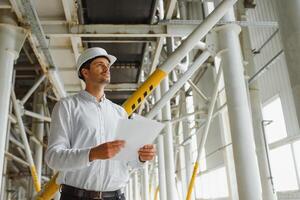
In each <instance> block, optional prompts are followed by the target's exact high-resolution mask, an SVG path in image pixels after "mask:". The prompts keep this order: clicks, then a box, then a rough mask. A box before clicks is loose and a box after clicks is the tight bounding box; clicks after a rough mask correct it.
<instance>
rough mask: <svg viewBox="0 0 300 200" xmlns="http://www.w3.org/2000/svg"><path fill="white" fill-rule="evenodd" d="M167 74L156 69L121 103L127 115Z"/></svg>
mask: <svg viewBox="0 0 300 200" xmlns="http://www.w3.org/2000/svg"><path fill="white" fill-rule="evenodd" d="M166 75H167V73H166V72H164V71H162V70H160V69H156V70H155V71H154V72H153V73H152V74H151V76H150V77H149V78H148V79H147V80H146V81H145V82H144V83H143V84H142V85H141V86H140V87H139V89H138V90H137V91H135V92H134V93H133V94H132V95H131V96H130V97H129V99H127V100H126V101H125V103H124V104H123V108H124V109H125V110H126V112H127V113H128V115H131V114H132V113H133V112H134V111H135V110H136V109H137V108H138V107H139V105H140V104H141V103H142V102H143V101H144V99H145V98H146V97H148V96H149V94H151V93H152V91H153V90H154V89H155V88H156V87H157V86H158V85H159V83H160V82H161V81H162V80H163V79H164V78H165V76H166Z"/></svg>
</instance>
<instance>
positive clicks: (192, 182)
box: [186, 67, 222, 200]
mask: <svg viewBox="0 0 300 200" xmlns="http://www.w3.org/2000/svg"><path fill="white" fill-rule="evenodd" d="M221 75H222V68H221V67H220V68H219V71H218V75H217V78H216V84H215V86H214V90H213V94H212V98H211V101H210V104H209V108H208V114H207V120H206V122H205V128H204V132H203V135H202V137H201V139H200V144H199V145H198V153H197V160H196V162H195V165H194V169H193V174H192V177H191V180H190V183H189V188H188V194H187V197H186V199H187V200H190V199H191V196H192V190H193V188H194V185H195V181H196V175H197V173H198V168H199V163H200V159H201V155H202V152H203V150H204V145H205V143H206V139H207V135H208V132H209V129H210V125H211V120H212V119H213V111H214V107H215V103H216V101H217V97H218V93H219V87H218V86H219V82H220V80H221ZM199 130H200V129H199Z"/></svg>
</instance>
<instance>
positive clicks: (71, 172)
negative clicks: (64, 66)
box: [45, 47, 155, 200]
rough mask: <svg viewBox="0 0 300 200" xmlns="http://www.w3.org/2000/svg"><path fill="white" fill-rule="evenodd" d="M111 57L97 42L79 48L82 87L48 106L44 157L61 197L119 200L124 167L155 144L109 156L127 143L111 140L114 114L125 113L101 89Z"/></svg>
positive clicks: (151, 152)
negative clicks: (129, 154) (130, 155)
mask: <svg viewBox="0 0 300 200" xmlns="http://www.w3.org/2000/svg"><path fill="white" fill-rule="evenodd" d="M115 61H116V58H115V57H114V56H112V55H108V54H107V52H106V51H105V50H104V49H102V48H98V47H96V48H90V49H87V50H86V51H84V52H83V53H82V54H81V55H80V57H79V58H78V61H77V69H78V76H79V78H80V79H82V80H84V82H85V84H86V88H85V90H83V91H80V92H79V93H78V94H76V95H74V96H70V97H67V98H64V99H62V100H61V101H59V102H58V103H57V104H56V105H55V107H54V109H53V112H52V122H51V128H50V136H49V142H48V149H47V151H46V155H45V160H46V162H47V164H48V165H49V167H51V168H52V169H54V170H57V171H59V172H60V173H59V176H58V178H57V182H58V184H61V200H75V199H76V200H77V199H84V200H87V199H103V200H108V199H109V200H113V199H122V200H123V199H125V197H124V194H123V190H122V189H123V188H124V187H125V186H126V184H127V182H128V179H129V170H130V169H136V168H138V167H140V166H142V163H144V162H145V161H148V160H152V159H153V158H154V156H155V148H154V146H153V145H145V146H144V147H142V148H141V149H139V151H138V155H139V157H138V158H136V160H133V161H130V162H125V161H120V160H113V159H111V158H113V157H114V156H115V155H116V154H117V153H118V152H120V151H121V150H122V148H123V147H124V146H125V145H126V143H125V141H122V140H114V135H113V133H114V130H115V128H116V122H117V120H118V119H121V118H127V113H126V112H125V110H124V109H123V108H122V107H120V106H118V105H116V104H114V103H112V102H111V101H110V100H108V99H106V98H105V94H104V88H105V86H106V85H107V84H108V83H109V82H110V66H111V65H112V64H113V63H114V62H115ZM141 134H142V133H141Z"/></svg>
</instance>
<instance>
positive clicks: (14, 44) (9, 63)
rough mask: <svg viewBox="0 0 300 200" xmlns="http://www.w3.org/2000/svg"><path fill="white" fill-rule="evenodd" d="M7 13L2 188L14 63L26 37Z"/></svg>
mask: <svg viewBox="0 0 300 200" xmlns="http://www.w3.org/2000/svg"><path fill="white" fill-rule="evenodd" d="M5 13H6V12H5V11H1V14H0V67H1V73H0V94H1V98H0V111H1V112H0V175H1V176H0V188H2V186H1V185H2V173H3V164H4V151H5V141H6V135H7V124H8V123H7V122H8V111H9V99H10V91H11V83H12V75H13V65H14V60H15V59H17V57H18V55H19V52H20V50H21V47H22V46H23V43H24V40H25V38H26V33H25V31H24V29H22V28H20V27H17V26H15V25H11V24H5V23H6V22H5V21H6V20H7V22H11V21H14V20H13V17H11V18H10V17H9V16H2V15H3V14H4V15H5Z"/></svg>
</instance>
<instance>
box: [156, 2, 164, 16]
mask: <svg viewBox="0 0 300 200" xmlns="http://www.w3.org/2000/svg"><path fill="white" fill-rule="evenodd" d="M158 11H159V12H158V16H159V20H163V19H164V17H165V9H164V1H163V0H158Z"/></svg>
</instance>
